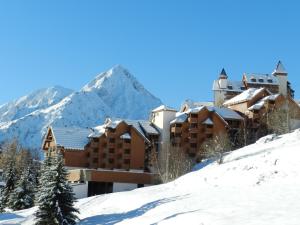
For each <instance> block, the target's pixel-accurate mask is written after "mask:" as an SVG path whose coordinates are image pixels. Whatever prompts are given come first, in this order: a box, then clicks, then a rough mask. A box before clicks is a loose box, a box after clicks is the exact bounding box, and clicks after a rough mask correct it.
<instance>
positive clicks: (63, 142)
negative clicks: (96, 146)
mask: <svg viewBox="0 0 300 225" xmlns="http://www.w3.org/2000/svg"><path fill="white" fill-rule="evenodd" d="M50 129H51V130H52V131H53V132H52V133H53V136H54V140H55V143H56V145H57V146H60V147H64V148H65V149H74V150H83V149H84V147H85V145H87V144H88V142H89V138H88V136H89V135H90V134H91V133H92V130H91V129H87V128H79V127H51V128H50Z"/></svg>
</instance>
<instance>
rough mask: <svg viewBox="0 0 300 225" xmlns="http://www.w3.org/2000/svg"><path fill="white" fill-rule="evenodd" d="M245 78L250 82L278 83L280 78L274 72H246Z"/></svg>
mask: <svg viewBox="0 0 300 225" xmlns="http://www.w3.org/2000/svg"><path fill="white" fill-rule="evenodd" d="M244 80H245V81H246V82H247V83H250V84H263V85H278V84H279V83H278V79H277V77H276V76H274V75H272V74H259V73H245V74H244Z"/></svg>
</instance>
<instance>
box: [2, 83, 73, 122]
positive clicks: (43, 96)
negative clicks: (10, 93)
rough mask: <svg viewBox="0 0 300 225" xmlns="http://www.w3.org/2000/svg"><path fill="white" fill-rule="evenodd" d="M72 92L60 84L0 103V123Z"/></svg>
mask: <svg viewBox="0 0 300 225" xmlns="http://www.w3.org/2000/svg"><path fill="white" fill-rule="evenodd" d="M72 92H73V90H70V89H67V88H64V87H60V86H55V87H50V88H44V89H40V90H37V91H35V92H33V93H31V94H29V95H26V96H23V97H21V98H19V99H18V100H15V101H12V102H9V103H6V104H4V105H1V106H0V123H1V122H8V121H11V120H16V119H19V118H21V117H23V116H26V115H27V114H29V113H32V112H34V111H36V110H39V109H45V108H48V107H49V106H52V105H55V104H56V103H58V102H60V101H61V100H62V99H63V98H65V97H66V96H68V95H70V94H71V93H72Z"/></svg>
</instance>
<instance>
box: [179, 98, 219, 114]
mask: <svg viewBox="0 0 300 225" xmlns="http://www.w3.org/2000/svg"><path fill="white" fill-rule="evenodd" d="M201 106H214V103H213V102H194V101H192V100H190V99H188V100H185V101H184V102H183V103H182V104H181V107H180V112H183V110H184V109H186V108H188V109H190V108H196V107H201Z"/></svg>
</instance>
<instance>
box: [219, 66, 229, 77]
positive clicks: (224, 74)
mask: <svg viewBox="0 0 300 225" xmlns="http://www.w3.org/2000/svg"><path fill="white" fill-rule="evenodd" d="M219 78H220V79H227V78H228V76H227V74H226V71H225V69H224V68H223V69H222V71H221V73H220V77H219Z"/></svg>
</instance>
